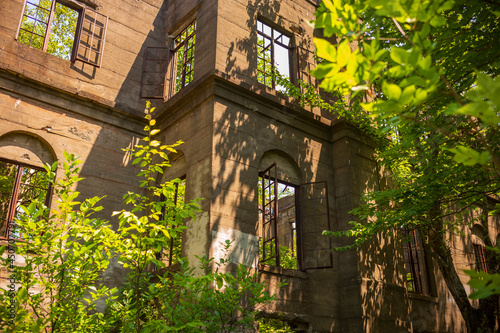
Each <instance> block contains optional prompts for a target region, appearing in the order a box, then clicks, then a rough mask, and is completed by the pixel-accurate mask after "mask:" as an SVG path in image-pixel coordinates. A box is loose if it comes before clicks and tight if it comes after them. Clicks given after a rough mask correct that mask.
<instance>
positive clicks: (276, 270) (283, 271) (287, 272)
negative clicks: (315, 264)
mask: <svg viewBox="0 0 500 333" xmlns="http://www.w3.org/2000/svg"><path fill="white" fill-rule="evenodd" d="M259 271H261V272H266V273H271V274H276V275H283V276H291V277H297V278H300V279H308V278H309V274H307V273H306V272H302V271H298V270H296V269H289V268H283V267H276V266H272V265H265V264H259Z"/></svg>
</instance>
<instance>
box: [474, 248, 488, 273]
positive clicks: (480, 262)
mask: <svg viewBox="0 0 500 333" xmlns="http://www.w3.org/2000/svg"><path fill="white" fill-rule="evenodd" d="M473 246H474V256H475V259H476V270H477V271H482V272H486V273H488V265H487V263H486V255H485V253H484V246H483V245H481V244H473Z"/></svg>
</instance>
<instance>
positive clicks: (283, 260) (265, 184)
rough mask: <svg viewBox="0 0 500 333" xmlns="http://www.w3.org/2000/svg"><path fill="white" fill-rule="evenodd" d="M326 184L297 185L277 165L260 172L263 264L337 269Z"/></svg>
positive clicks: (297, 267) (305, 268) (302, 268)
mask: <svg viewBox="0 0 500 333" xmlns="http://www.w3.org/2000/svg"><path fill="white" fill-rule="evenodd" d="M327 192H328V191H327V187H326V182H317V183H307V184H301V185H300V186H299V185H293V184H290V183H287V182H284V181H280V180H278V178H277V166H276V164H275V163H274V164H273V165H271V166H270V167H269V168H267V169H266V170H265V171H262V172H259V215H260V226H259V236H260V243H259V261H260V263H262V264H266V265H271V266H277V267H282V268H287V269H297V270H308V269H318V268H331V267H333V258H332V253H331V250H332V247H331V239H330V238H329V237H327V236H323V235H322V233H323V231H324V230H330V218H329V206H328V198H327Z"/></svg>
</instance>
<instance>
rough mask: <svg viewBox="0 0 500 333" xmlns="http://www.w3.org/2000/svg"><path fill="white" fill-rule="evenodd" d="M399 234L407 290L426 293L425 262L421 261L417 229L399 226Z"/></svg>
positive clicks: (422, 256)
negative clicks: (402, 248)
mask: <svg viewBox="0 0 500 333" xmlns="http://www.w3.org/2000/svg"><path fill="white" fill-rule="evenodd" d="M401 234H402V236H403V247H404V258H405V269H406V285H407V288H408V291H409V292H414V293H417V294H428V293H429V290H428V286H427V281H426V278H427V276H426V271H425V263H424V262H423V259H424V253H423V250H422V245H421V244H420V237H419V235H418V231H417V230H416V229H413V230H409V229H408V228H401Z"/></svg>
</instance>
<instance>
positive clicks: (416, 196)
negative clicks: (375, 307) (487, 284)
mask: <svg viewBox="0 0 500 333" xmlns="http://www.w3.org/2000/svg"><path fill="white" fill-rule="evenodd" d="M316 16H317V19H316V28H321V29H323V32H324V36H325V39H315V44H316V47H317V54H318V56H319V57H320V58H322V61H321V63H320V64H319V65H318V66H317V68H316V69H315V70H314V74H315V75H316V76H317V77H318V78H319V79H321V80H322V82H321V87H322V88H323V89H325V90H327V91H330V92H335V93H338V94H340V95H346V96H347V95H348V96H349V101H350V102H349V104H348V105H346V108H345V109H344V110H341V111H339V112H340V115H341V116H343V117H344V118H346V120H348V121H350V122H353V123H355V124H357V125H358V126H359V127H360V128H362V129H364V130H365V131H367V132H369V134H370V135H372V136H373V137H374V138H376V139H377V141H378V143H379V147H380V151H379V157H380V162H381V163H382V164H383V165H385V166H386V167H388V168H389V169H390V170H391V172H392V178H393V180H394V187H392V188H391V189H387V190H384V191H377V192H372V193H369V194H368V195H367V198H366V199H367V200H366V202H367V203H366V204H364V205H363V206H361V207H359V208H357V209H356V210H355V211H354V213H355V214H356V215H357V216H358V217H360V218H363V219H364V218H367V217H375V218H374V219H370V221H371V222H369V223H358V222H352V229H351V230H349V231H344V232H337V233H334V234H335V235H337V236H339V235H348V236H352V237H354V239H355V242H354V244H353V245H352V246H357V245H359V244H361V243H363V242H364V241H366V240H368V239H369V238H370V237H372V236H373V235H374V234H376V233H379V232H393V231H394V230H398V229H400V228H402V227H407V228H411V229H418V230H419V231H420V233H421V235H422V239H423V240H424V248H425V250H426V251H427V253H429V254H431V255H432V256H433V257H434V258H435V260H436V262H437V264H438V266H439V268H440V270H441V272H442V274H443V277H444V279H445V282H446V285H447V287H448V289H449V291H450V293H451V295H452V296H453V298H454V300H455V302H456V304H457V305H458V307H459V309H460V311H461V313H462V315H463V318H464V320H465V322H466V325H467V329H468V332H477V331H479V330H480V329H482V330H483V331H484V330H485V329H494V327H495V311H497V310H498V295H492V296H490V297H488V298H485V299H484V300H481V301H480V305H479V307H478V308H475V307H473V306H472V304H471V303H470V301H469V299H468V297H467V293H466V290H465V288H464V286H463V284H462V282H461V281H460V278H459V275H458V273H457V271H456V268H455V265H454V263H453V257H452V251H451V249H450V244H448V243H447V241H446V239H447V238H446V237H445V236H446V234H447V233H448V232H450V231H452V230H456V229H461V228H463V226H464V224H465V223H474V222H476V223H481V224H482V225H483V226H484V231H485V232H486V235H485V245H487V246H492V244H491V241H490V239H491V237H490V236H493V237H495V236H496V235H488V234H487V233H488V217H489V216H490V215H492V214H494V213H495V210H494V207H492V205H491V203H492V202H495V200H498V198H499V196H500V130H499V124H500V117H499V111H500V110H499V105H500V79H499V78H498V72H499V70H500V69H499V63H500V45H499V43H498V38H499V36H500V19H499V16H500V2H498V1H495V0H492V1H489V0H473V1H465V0H456V1H447V0H436V1H429V0H395V1H382V0H367V1H354V0H324V1H323V3H322V5H321V6H320V8H319V9H318V11H317V13H316ZM332 39H336V43H330V42H331V41H332ZM337 110H338V108H337ZM497 202H498V201H497ZM496 208H497V209H498V205H497V207H496ZM471 210H477V212H478V214H477V220H476V221H472V222H471V221H467V220H466V219H465V218H464V216H463V212H466V211H471ZM497 214H498V213H497ZM486 255H487V257H488V264H489V269H490V273H495V272H498V269H499V260H498V256H496V255H495V252H493V251H487V253H486Z"/></svg>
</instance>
